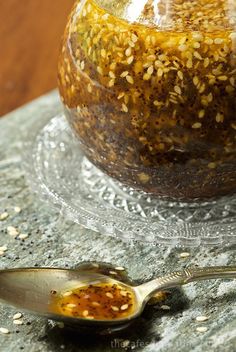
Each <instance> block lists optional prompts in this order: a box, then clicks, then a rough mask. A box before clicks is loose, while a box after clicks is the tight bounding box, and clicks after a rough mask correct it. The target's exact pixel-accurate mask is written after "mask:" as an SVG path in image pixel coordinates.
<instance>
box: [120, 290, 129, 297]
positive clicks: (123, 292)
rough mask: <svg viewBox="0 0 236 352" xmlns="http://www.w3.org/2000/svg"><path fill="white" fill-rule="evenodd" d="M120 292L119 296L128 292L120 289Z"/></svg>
mask: <svg viewBox="0 0 236 352" xmlns="http://www.w3.org/2000/svg"><path fill="white" fill-rule="evenodd" d="M120 294H121V296H124V297H126V296H127V294H128V292H127V291H124V290H121V291H120Z"/></svg>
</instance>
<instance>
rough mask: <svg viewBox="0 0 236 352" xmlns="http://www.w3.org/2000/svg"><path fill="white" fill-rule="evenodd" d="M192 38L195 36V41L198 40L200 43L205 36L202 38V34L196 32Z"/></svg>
mask: <svg viewBox="0 0 236 352" xmlns="http://www.w3.org/2000/svg"><path fill="white" fill-rule="evenodd" d="M192 36H193V39H194V40H197V41H199V42H200V41H202V40H203V36H202V34H201V33H197V32H196V33H193V34H192Z"/></svg>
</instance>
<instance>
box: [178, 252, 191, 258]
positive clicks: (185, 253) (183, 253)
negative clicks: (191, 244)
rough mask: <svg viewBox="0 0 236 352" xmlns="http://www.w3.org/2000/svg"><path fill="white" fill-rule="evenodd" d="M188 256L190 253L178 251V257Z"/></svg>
mask: <svg viewBox="0 0 236 352" xmlns="http://www.w3.org/2000/svg"><path fill="white" fill-rule="evenodd" d="M189 256H190V253H189V252H182V253H180V255H179V257H180V258H188V257H189Z"/></svg>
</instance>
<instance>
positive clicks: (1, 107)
mask: <svg viewBox="0 0 236 352" xmlns="http://www.w3.org/2000/svg"><path fill="white" fill-rule="evenodd" d="M74 2H75V0H0V116H1V115H3V114H5V113H7V112H9V111H11V110H13V109H15V108H16V107H18V106H20V105H22V104H24V103H26V102H28V101H30V100H31V99H34V98H36V97H37V96H39V95H41V94H43V93H45V92H47V91H48V90H50V89H52V88H55V87H56V84H57V83H56V76H57V58H58V50H59V45H60V39H61V36H62V33H63V31H64V28H65V25H66V21H67V17H68V14H69V13H70V10H71V8H72V6H73V3H74Z"/></svg>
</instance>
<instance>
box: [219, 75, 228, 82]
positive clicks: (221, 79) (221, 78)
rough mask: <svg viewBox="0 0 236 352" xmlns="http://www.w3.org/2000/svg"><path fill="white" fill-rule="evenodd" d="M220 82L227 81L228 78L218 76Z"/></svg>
mask: <svg viewBox="0 0 236 352" xmlns="http://www.w3.org/2000/svg"><path fill="white" fill-rule="evenodd" d="M217 78H218V79H219V80H220V81H227V79H228V77H227V76H218V77H217Z"/></svg>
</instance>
